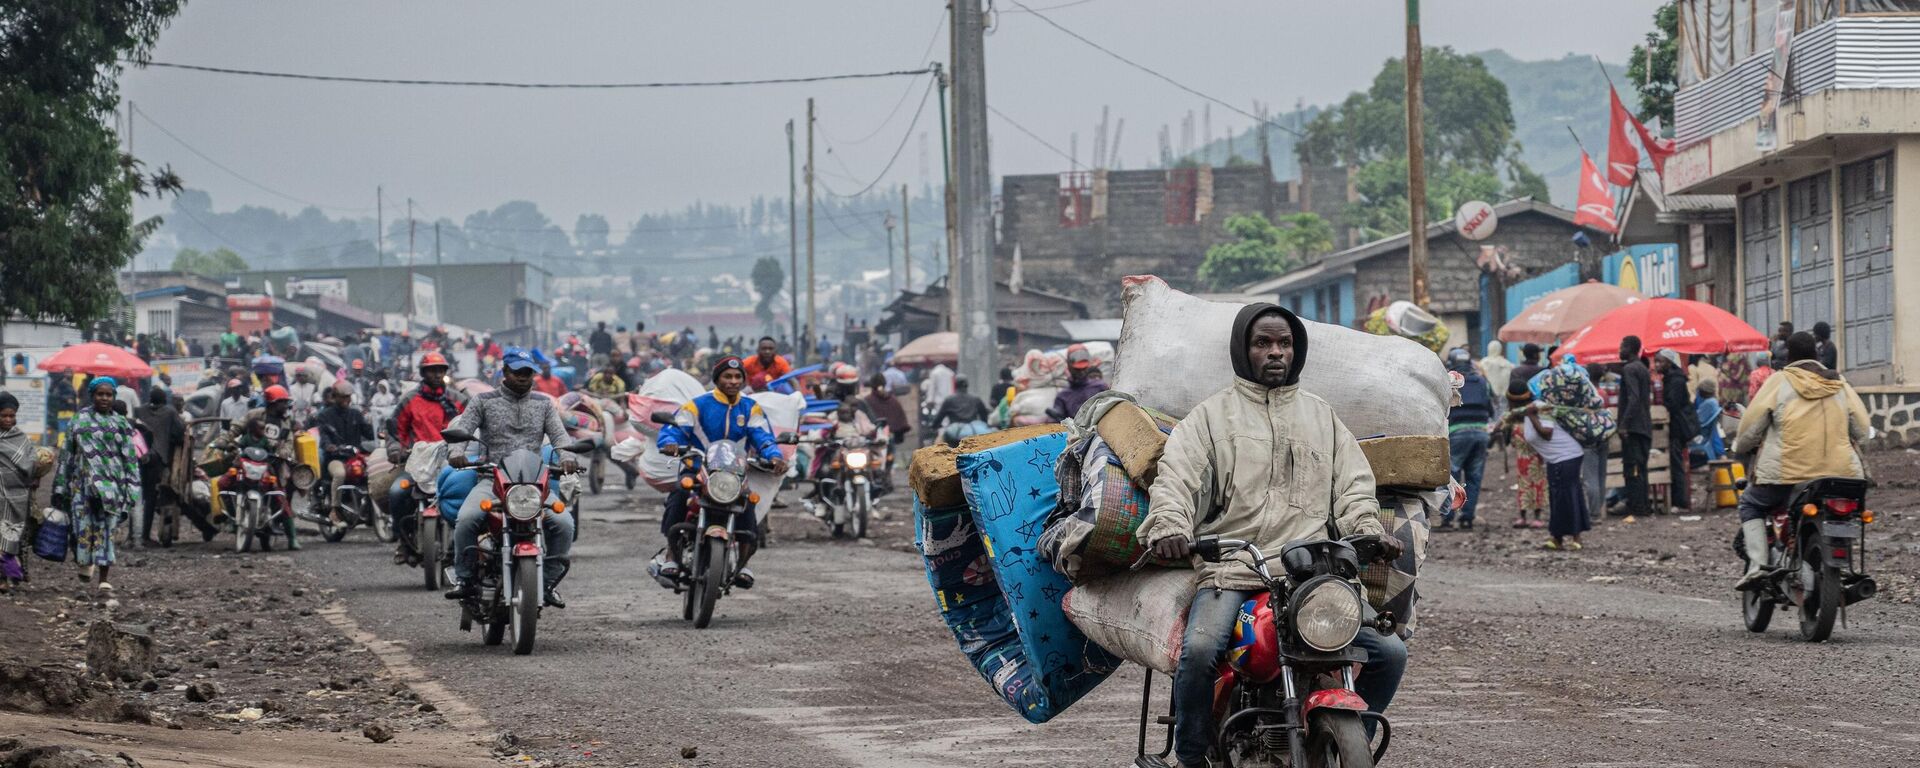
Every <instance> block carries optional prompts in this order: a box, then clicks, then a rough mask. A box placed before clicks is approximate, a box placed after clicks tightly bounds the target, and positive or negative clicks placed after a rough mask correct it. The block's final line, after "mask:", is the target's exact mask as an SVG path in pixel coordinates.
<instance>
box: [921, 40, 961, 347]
mask: <svg viewBox="0 0 1920 768" xmlns="http://www.w3.org/2000/svg"><path fill="white" fill-rule="evenodd" d="M959 35H960V32H959V30H957V29H955V28H954V27H953V25H952V24H948V25H947V38H948V42H947V44H948V46H949V47H957V46H958V45H959V42H958V41H959V39H960V38H959ZM933 76H934V78H936V79H935V81H934V82H935V83H936V84H938V85H939V87H940V96H939V101H940V195H941V197H942V201H941V202H942V205H944V206H946V208H945V215H946V217H947V229H946V235H947V253H948V254H952V253H953V238H954V215H953V206H954V202H953V142H952V141H951V140H950V139H949V138H948V135H947V134H948V132H949V131H950V130H951V129H952V128H953V123H952V121H950V120H948V119H947V73H945V72H943V71H941V69H940V63H939V62H937V61H936V62H934V63H933ZM933 252H934V254H935V257H934V260H933V263H935V264H938V263H940V259H939V256H938V254H939V253H940V249H939V248H938V247H937V246H936V247H935V248H934V249H933ZM942 274H944V275H945V276H946V281H947V303H946V306H945V307H943V308H942V309H941V314H942V317H941V318H940V327H941V329H942V330H948V331H951V330H954V328H953V318H954V317H955V316H957V315H958V314H959V304H957V303H956V302H957V301H958V299H956V298H955V296H954V293H953V260H952V257H951V255H949V257H948V260H947V264H946V267H945V269H944V271H943V272H942ZM927 284H928V285H932V284H933V275H927Z"/></svg>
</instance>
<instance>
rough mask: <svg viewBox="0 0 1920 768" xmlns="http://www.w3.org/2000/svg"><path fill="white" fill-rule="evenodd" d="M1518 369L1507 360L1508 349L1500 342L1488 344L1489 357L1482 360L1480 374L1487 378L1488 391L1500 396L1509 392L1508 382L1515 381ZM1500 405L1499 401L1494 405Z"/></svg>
mask: <svg viewBox="0 0 1920 768" xmlns="http://www.w3.org/2000/svg"><path fill="white" fill-rule="evenodd" d="M1515 367H1517V366H1515V365H1514V364H1513V361H1512V360H1508V359H1507V353H1506V349H1505V348H1504V347H1502V346H1501V345H1500V342H1498V341H1489V342H1487V356H1486V357H1483V358H1480V373H1481V374H1482V375H1484V376H1486V377H1487V391H1489V392H1492V393H1493V394H1494V395H1496V396H1498V395H1500V394H1501V393H1503V392H1506V391H1507V382H1510V381H1513V369H1514V368H1515ZM1494 404H1495V405H1496V406H1497V405H1499V403H1498V401H1496V402H1495V403H1494Z"/></svg>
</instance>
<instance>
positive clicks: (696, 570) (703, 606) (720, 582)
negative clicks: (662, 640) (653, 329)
mask: <svg viewBox="0 0 1920 768" xmlns="http://www.w3.org/2000/svg"><path fill="white" fill-rule="evenodd" d="M652 419H653V421H654V423H657V424H672V423H674V417H673V416H671V415H668V414H663V413H656V414H654V415H653V416H652ZM679 460H680V466H681V472H680V487H681V488H682V489H684V490H686V491H689V492H690V494H691V498H689V499H688V500H687V519H686V520H683V521H680V522H676V523H674V524H673V526H672V527H671V528H669V529H668V531H667V552H668V554H669V556H670V557H672V558H673V560H674V562H675V563H676V564H677V565H678V566H679V569H680V576H679V577H678V579H677V581H676V584H675V586H674V590H673V591H674V593H675V594H680V595H684V596H685V597H684V604H683V605H682V607H681V611H680V618H682V619H688V620H692V621H693V626H694V628H695V629H705V628H706V627H707V625H709V624H711V623H712V622H713V608H714V605H716V604H717V603H719V602H720V596H721V595H724V594H726V593H728V592H730V591H732V590H733V580H734V578H735V577H736V576H738V575H739V574H740V567H741V566H740V546H741V544H742V542H743V541H745V542H756V541H758V540H759V533H758V530H757V524H755V523H749V524H748V525H749V527H748V528H747V529H745V530H740V529H739V528H740V527H739V525H738V524H737V522H736V521H737V520H738V519H739V518H740V517H745V516H748V515H751V514H752V513H753V512H754V510H755V508H756V507H758V506H759V504H760V494H759V493H757V492H755V491H753V490H751V489H749V488H748V487H747V470H748V469H749V468H753V469H757V470H760V471H764V472H769V473H770V472H772V469H773V468H772V466H771V465H770V464H768V463H765V462H762V461H759V460H751V461H750V460H748V458H747V451H746V448H745V446H743V445H742V444H741V442H740V441H727V440H720V441H715V442H714V443H712V444H711V445H708V446H707V448H706V450H704V451H703V450H701V449H698V448H692V447H687V448H682V449H681V450H680V453H679ZM748 519H749V520H752V519H753V518H751V517H749V518H748Z"/></svg>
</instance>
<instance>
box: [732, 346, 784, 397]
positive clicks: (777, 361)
mask: <svg viewBox="0 0 1920 768" xmlns="http://www.w3.org/2000/svg"><path fill="white" fill-rule="evenodd" d="M742 365H743V366H744V367H745V368H746V369H747V386H749V387H753V389H754V391H756V392H757V391H761V390H764V389H766V388H767V382H770V381H773V380H774V379H777V378H780V377H782V376H785V375H787V374H789V373H792V372H793V364H792V363H789V362H787V359H786V358H784V357H781V356H779V355H774V356H773V363H772V364H770V365H761V364H760V356H759V355H754V356H752V357H749V358H747V359H746V362H744V363H743V364H742Z"/></svg>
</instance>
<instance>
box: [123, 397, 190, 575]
mask: <svg viewBox="0 0 1920 768" xmlns="http://www.w3.org/2000/svg"><path fill="white" fill-rule="evenodd" d="M172 400H173V398H172V397H171V396H170V393H168V392H167V390H166V389H165V388H163V387H154V388H153V389H150V390H147V404H146V405H142V406H140V409H139V410H137V411H135V412H134V418H135V419H136V420H138V421H139V424H140V426H141V427H144V428H145V429H146V433H147V455H146V456H144V457H142V458H141V460H140V495H141V497H142V501H143V502H144V503H142V504H141V509H140V518H139V520H140V524H139V525H137V526H135V527H134V532H135V533H137V534H139V538H138V541H139V542H140V546H143V547H153V546H159V542H156V541H154V540H153V512H154V509H155V508H156V507H158V506H160V503H161V500H160V495H161V494H160V484H161V482H162V481H163V480H165V479H166V475H167V473H168V472H169V471H171V470H172V468H173V452H174V451H175V450H178V449H179V448H180V447H181V446H184V445H186V444H187V422H186V420H185V419H182V418H180V412H179V411H176V410H174V409H173V403H172ZM175 490H176V492H177V491H178V489H175ZM173 501H174V503H181V502H184V501H185V499H174V500H173ZM194 523H195V524H196V525H198V526H200V528H201V530H202V532H205V530H206V528H207V527H208V526H207V524H206V522H205V521H202V520H195V521H194Z"/></svg>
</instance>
